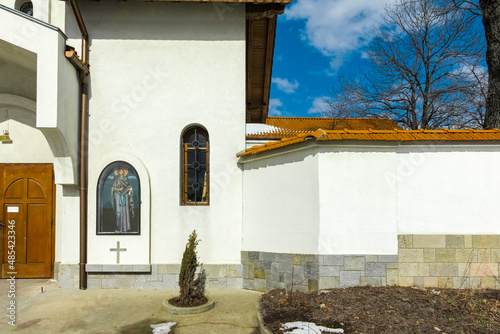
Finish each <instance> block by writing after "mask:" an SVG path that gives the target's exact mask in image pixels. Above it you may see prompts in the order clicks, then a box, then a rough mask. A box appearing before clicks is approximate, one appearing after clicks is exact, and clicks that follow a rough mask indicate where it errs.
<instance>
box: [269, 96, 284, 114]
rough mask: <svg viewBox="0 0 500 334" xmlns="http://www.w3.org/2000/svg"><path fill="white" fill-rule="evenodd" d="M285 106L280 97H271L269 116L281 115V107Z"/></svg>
mask: <svg viewBox="0 0 500 334" xmlns="http://www.w3.org/2000/svg"><path fill="white" fill-rule="evenodd" d="M282 106H283V102H281V100H280V99H270V100H269V116H281V114H282V112H281V110H278V108H279V107H282Z"/></svg>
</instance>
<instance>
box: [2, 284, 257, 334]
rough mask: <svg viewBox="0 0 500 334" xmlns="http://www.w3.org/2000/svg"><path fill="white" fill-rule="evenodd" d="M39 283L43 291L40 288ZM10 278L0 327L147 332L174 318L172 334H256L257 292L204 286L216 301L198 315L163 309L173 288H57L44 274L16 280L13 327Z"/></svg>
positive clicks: (40, 333)
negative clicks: (14, 320)
mask: <svg viewBox="0 0 500 334" xmlns="http://www.w3.org/2000/svg"><path fill="white" fill-rule="evenodd" d="M42 287H43V289H44V292H43V293H42V292H41V288H42ZM8 293H9V282H8V281H7V280H0V310H1V311H0V314H1V315H2V316H1V317H0V319H1V320H0V333H10V332H12V333H35V334H43V333H51V334H52V333H86V334H89V333H96V334H97V333H123V334H133V333H134V334H135V333H137V334H139V333H141V334H142V333H152V330H151V329H150V327H149V326H150V325H151V324H157V323H162V322H169V321H175V322H177V326H175V327H174V331H173V333H175V334H202V333H203V334H211V333H220V334H225V333H227V334H258V333H259V332H258V330H257V327H258V324H257V305H258V300H259V297H260V293H258V292H254V291H247V290H209V291H208V293H209V296H210V297H212V298H213V299H214V300H215V303H216V304H215V307H214V308H213V309H212V310H210V311H208V312H206V313H203V314H198V315H173V314H169V313H167V312H165V311H164V310H163V308H162V301H163V300H165V299H168V298H170V297H173V296H175V295H177V293H178V291H176V290H133V289H127V290H118V289H88V290H84V291H83V290H78V289H60V288H58V287H57V283H53V282H50V281H49V280H38V279H24V280H20V279H18V280H16V293H15V294H16V296H15V301H16V327H13V326H10V325H8V321H9V319H8V317H7V315H8V312H9V310H8V309H7V308H8V307H9V302H10V300H11V299H10V298H9V296H8Z"/></svg>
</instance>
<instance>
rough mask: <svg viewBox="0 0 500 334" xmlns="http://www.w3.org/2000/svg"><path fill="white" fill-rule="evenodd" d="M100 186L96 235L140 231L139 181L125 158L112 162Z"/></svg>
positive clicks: (101, 179) (105, 169) (105, 171)
mask: <svg viewBox="0 0 500 334" xmlns="http://www.w3.org/2000/svg"><path fill="white" fill-rule="evenodd" d="M98 182H99V183H98V185H97V234H100V235H109V234H112V235H115V234H140V226H141V224H140V199H141V196H140V180H139V176H138V175H137V172H136V170H135V169H134V167H132V166H131V165H130V164H128V163H126V162H123V161H115V162H113V163H111V164H109V165H108V166H107V167H106V168H104V170H103V171H102V173H101V176H100V177H99V181H98Z"/></svg>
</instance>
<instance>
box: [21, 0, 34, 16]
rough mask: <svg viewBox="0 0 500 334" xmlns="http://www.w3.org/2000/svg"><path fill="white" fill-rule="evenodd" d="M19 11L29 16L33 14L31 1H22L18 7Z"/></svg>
mask: <svg viewBox="0 0 500 334" xmlns="http://www.w3.org/2000/svg"><path fill="white" fill-rule="evenodd" d="M19 11H20V12H23V13H24V14H28V15H29V16H33V3H32V2H31V1H28V2H24V3H22V5H21V6H20V7H19Z"/></svg>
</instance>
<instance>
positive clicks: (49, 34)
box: [0, 9, 79, 185]
mask: <svg viewBox="0 0 500 334" xmlns="http://www.w3.org/2000/svg"><path fill="white" fill-rule="evenodd" d="M0 22H2V29H1V30H0V49H1V50H0V58H1V59H0V60H4V61H5V62H6V63H7V65H2V68H3V71H4V73H3V74H4V75H6V80H5V81H9V78H10V77H13V82H14V85H13V86H11V87H9V88H5V92H0V93H7V94H16V95H19V96H22V97H26V98H29V99H31V100H34V101H36V127H37V128H38V129H40V130H42V133H43V134H44V135H45V137H46V139H47V141H48V142H49V145H50V147H51V150H52V152H53V155H54V157H55V159H54V168H55V180H56V183H57V184H73V185H74V184H76V183H77V178H76V176H77V174H76V173H77V166H76V159H77V150H76V142H77V131H76V129H77V127H78V117H77V114H76V113H77V112H78V105H79V85H78V80H77V77H76V71H75V69H74V68H73V67H72V66H71V64H69V62H68V61H67V60H66V58H65V56H64V50H65V46H66V38H65V36H64V34H63V33H61V32H60V31H58V30H57V29H56V28H55V27H52V26H49V25H47V24H44V23H42V22H39V21H36V20H33V19H31V18H27V17H25V16H23V15H18V14H16V13H15V12H12V11H9V10H6V9H1V10H0ZM11 52H16V57H17V58H14V59H12V57H11ZM33 61H36V63H35V64H33ZM13 71H14V72H13ZM35 71H36V73H33V75H32V76H29V75H28V74H29V73H30V72H35ZM7 74H8V75H7ZM18 74H23V75H22V76H23V77H28V78H27V79H29V80H26V81H25V83H24V84H20V83H18V82H16V80H18V79H15V77H16V76H18ZM33 77H35V78H36V87H33V84H32V81H33ZM25 79H26V78H25ZM14 89H15V90H14ZM35 92H36V94H35Z"/></svg>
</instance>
